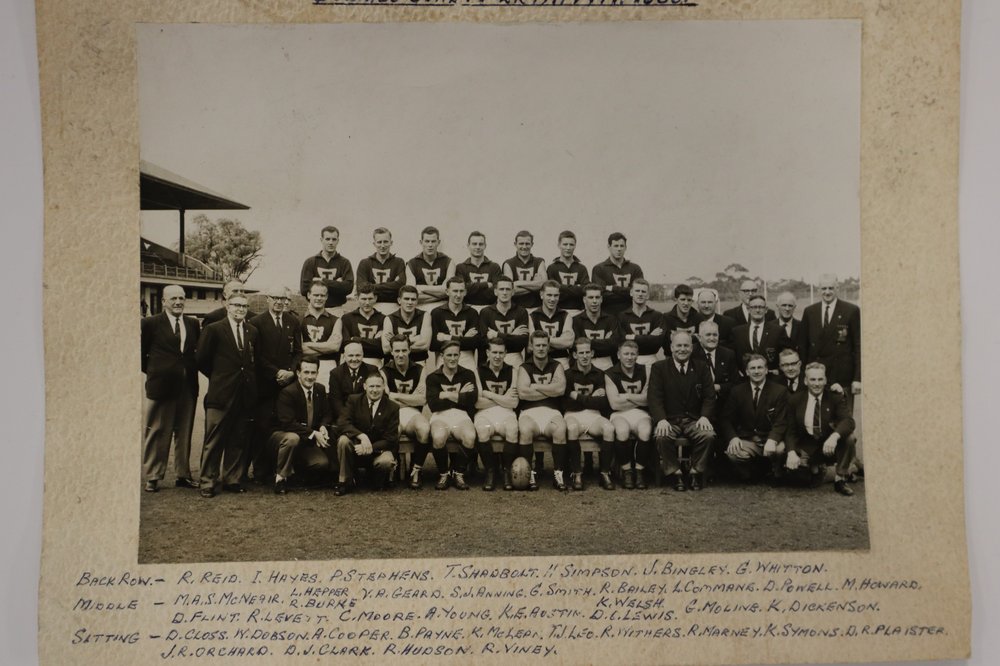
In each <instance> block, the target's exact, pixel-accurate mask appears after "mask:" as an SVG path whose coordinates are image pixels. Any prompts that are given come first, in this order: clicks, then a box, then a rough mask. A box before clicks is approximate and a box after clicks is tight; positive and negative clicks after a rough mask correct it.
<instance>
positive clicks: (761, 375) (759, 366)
mask: <svg viewBox="0 0 1000 666" xmlns="http://www.w3.org/2000/svg"><path fill="white" fill-rule="evenodd" d="M746 375H747V378H748V379H749V380H750V381H749V382H744V383H741V384H737V385H736V387H735V388H733V390H732V392H731V393H730V394H729V399H728V400H726V404H725V407H723V410H722V418H721V419H719V433H720V434H721V435H722V441H724V442H728V443H729V444H728V446H727V447H726V457H727V458H729V462H730V463H732V465H733V468H734V469H735V470H736V473H737V474H738V475H739V476H740V478H741V479H742V480H743V481H751V480H753V479H754V478H755V477H757V476H759V472H760V471H763V472H764V473H765V474H766V473H768V472H770V474H771V477H772V478H775V477H776V476H777V475H778V474H779V473H780V466H781V460H782V458H783V457H784V453H785V442H784V440H785V430H786V429H787V427H788V411H787V407H788V390H787V389H786V388H785V387H784V386H783V385H782V384H781V383H780V382H778V381H776V380H773V381H765V379H766V378H767V359H766V358H764V356H763V355H761V354H750V356H749V357H748V359H747V367H746ZM768 461H769V462H770V463H771V464H770V466H769V467H770V469H765V470H757V469H754V467H755V466H756V465H758V464H759V463H761V462H768Z"/></svg>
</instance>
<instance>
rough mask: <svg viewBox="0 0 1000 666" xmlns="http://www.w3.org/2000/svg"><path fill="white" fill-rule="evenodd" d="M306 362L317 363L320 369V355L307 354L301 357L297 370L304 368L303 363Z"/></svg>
mask: <svg viewBox="0 0 1000 666" xmlns="http://www.w3.org/2000/svg"><path fill="white" fill-rule="evenodd" d="M304 363H308V364H310V365H315V366H316V369H317V370H319V356H316V355H314V354H306V355H305V356H303V357H302V358H300V359H299V362H298V365H296V366H295V369H296V370H301V369H302V365H303V364H304Z"/></svg>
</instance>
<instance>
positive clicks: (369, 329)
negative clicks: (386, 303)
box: [358, 324, 378, 340]
mask: <svg viewBox="0 0 1000 666" xmlns="http://www.w3.org/2000/svg"><path fill="white" fill-rule="evenodd" d="M358 333H360V334H361V337H363V338H365V339H366V340H374V339H375V334H376V333H378V326H366V325H364V324H358Z"/></svg>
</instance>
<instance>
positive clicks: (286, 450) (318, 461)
mask: <svg viewBox="0 0 1000 666" xmlns="http://www.w3.org/2000/svg"><path fill="white" fill-rule="evenodd" d="M268 448H269V449H270V450H271V455H272V456H273V457H274V459H275V460H276V461H277V464H276V466H275V472H276V473H277V474H280V475H281V476H282V478H285V479H287V478H289V477H291V476H292V474H294V473H295V471H296V469H298V470H299V471H301V472H304V473H306V474H320V473H322V472H326V471H336V469H337V467H338V464H337V450H336V449H335V448H334V447H333V446H328V447H327V448H325V449H323V448H320V447H319V446H317V445H316V444H315V443H313V442H310V441H308V440H303V439H302V437H301V436H299V434H298V433H294V432H282V431H280V430H279V431H275V432H274V433H272V434H271V437H270V439H269V440H268Z"/></svg>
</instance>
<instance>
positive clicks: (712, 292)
mask: <svg viewBox="0 0 1000 666" xmlns="http://www.w3.org/2000/svg"><path fill="white" fill-rule="evenodd" d="M705 294H708V295H709V296H711V297H712V300H713V301H718V300H719V295H718V294H717V293H715V290H714V289H709V288H708V287H705V288H703V289H699V290H698V300H699V301H700V300H701V297H702V296H704V295H705Z"/></svg>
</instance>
